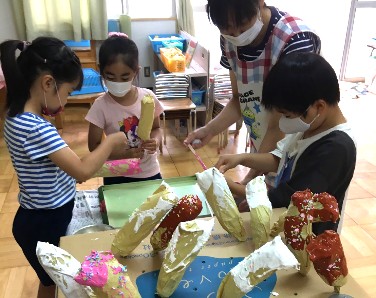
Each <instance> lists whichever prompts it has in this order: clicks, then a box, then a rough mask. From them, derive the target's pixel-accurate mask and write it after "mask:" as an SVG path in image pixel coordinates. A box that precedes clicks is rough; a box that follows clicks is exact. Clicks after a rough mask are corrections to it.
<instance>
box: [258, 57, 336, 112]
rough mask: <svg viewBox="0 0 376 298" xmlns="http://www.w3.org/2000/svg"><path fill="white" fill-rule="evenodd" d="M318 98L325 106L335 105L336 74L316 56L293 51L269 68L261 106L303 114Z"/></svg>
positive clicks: (322, 59) (321, 58)
mask: <svg viewBox="0 0 376 298" xmlns="http://www.w3.org/2000/svg"><path fill="white" fill-rule="evenodd" d="M319 99H322V100H324V101H325V102H327V103H328V104H329V105H335V104H337V103H338V102H339V100H340V91H339V83H338V79H337V75H336V73H335V71H334V69H333V68H332V67H331V65H330V64H329V63H328V62H327V61H326V60H325V59H324V58H323V57H321V56H320V55H318V54H315V53H310V52H296V53H290V54H288V55H286V56H284V57H282V58H281V59H280V60H279V61H278V62H277V63H276V64H275V65H274V66H273V67H272V69H271V70H270V72H269V74H268V75H267V76H266V79H265V81H264V85H263V89H262V101H261V103H262V104H263V105H264V106H265V108H266V109H268V110H271V109H273V108H276V109H283V110H286V111H289V112H293V113H296V114H304V112H305V111H306V110H307V109H308V107H309V106H310V105H312V104H313V103H314V102H315V101H317V100H319Z"/></svg>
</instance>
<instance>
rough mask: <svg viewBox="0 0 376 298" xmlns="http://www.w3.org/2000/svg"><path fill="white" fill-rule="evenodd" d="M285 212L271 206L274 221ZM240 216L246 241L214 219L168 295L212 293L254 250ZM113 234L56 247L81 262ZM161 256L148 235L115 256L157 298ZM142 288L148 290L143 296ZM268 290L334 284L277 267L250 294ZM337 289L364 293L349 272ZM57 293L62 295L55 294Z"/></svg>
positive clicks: (314, 293) (308, 291)
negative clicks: (124, 254) (128, 252)
mask: <svg viewBox="0 0 376 298" xmlns="http://www.w3.org/2000/svg"><path fill="white" fill-rule="evenodd" d="M284 210H285V209H273V220H272V222H274V221H275V220H276V219H277V218H278V217H279V215H280V214H281V213H282V212H283V211H284ZM241 216H242V218H243V220H244V225H245V228H246V231H247V235H248V237H247V240H246V241H245V242H238V241H237V240H236V239H235V238H234V237H232V236H230V235H229V234H228V233H227V232H226V231H224V230H223V228H222V227H221V226H220V225H219V223H218V221H216V223H215V227H214V231H213V233H212V235H211V237H210V239H209V241H208V242H207V244H206V246H205V247H204V248H203V249H202V250H201V252H200V253H199V256H198V258H197V259H196V260H195V261H194V262H193V263H192V265H191V266H190V267H189V268H188V269H187V270H186V273H185V275H184V277H183V279H182V281H181V283H180V285H179V287H178V289H177V290H176V292H175V293H174V294H173V296H171V297H179V298H185V297H189V298H192V297H200V298H202V297H215V294H216V290H217V287H218V285H219V283H220V281H221V279H223V277H224V276H225V275H226V273H227V272H228V271H229V270H230V269H231V268H232V267H233V266H235V265H236V264H237V263H238V262H239V261H240V260H241V259H243V257H245V256H248V255H249V254H250V253H251V252H252V251H253V250H254V248H253V243H252V239H251V237H250V224H249V213H248V212H247V213H242V214H241ZM115 234H116V230H115V231H106V232H98V233H92V234H84V235H74V236H67V237H62V238H61V241H60V246H61V247H62V248H63V249H65V250H66V251H68V252H70V253H71V254H72V255H73V256H74V257H76V258H77V259H78V260H79V261H83V259H84V257H85V256H86V255H88V254H90V252H91V250H109V249H110V248H111V243H112V240H113V238H114V236H115ZM345 253H346V252H345ZM162 260H163V252H157V253H156V252H154V251H153V250H152V247H151V245H150V243H149V237H147V238H146V239H144V240H143V241H142V242H141V244H140V245H139V246H138V247H137V248H136V249H135V250H134V251H133V253H132V254H131V255H129V256H127V257H126V258H120V259H119V261H120V262H121V263H122V264H124V265H126V266H127V269H128V273H129V275H130V278H131V280H132V281H133V282H134V283H135V284H137V286H138V288H139V290H140V293H141V295H142V297H143V298H154V297H155V296H154V293H155V285H156V278H157V273H158V271H157V270H159V268H160V266H161V263H162ZM254 291H255V292H254ZM146 292H147V293H151V294H150V295H149V294H145V293H146ZM271 292H273V293H278V294H279V297H283V298H285V297H304V298H313V297H314V298H328V297H330V296H331V295H332V294H333V287H330V286H328V285H327V284H325V283H324V282H323V281H322V280H321V278H320V277H319V276H318V275H317V273H316V271H315V270H314V269H313V267H312V269H311V271H310V272H309V273H308V275H307V276H302V275H300V274H299V273H298V272H297V271H296V270H288V271H284V270H281V271H278V272H277V273H276V274H275V275H272V276H271V277H270V278H268V279H267V280H266V281H264V282H263V283H260V284H259V285H258V286H257V287H255V288H254V289H253V291H252V292H251V294H252V295H251V297H252V298H257V297H269V296H272V295H271V294H270V293H271ZM341 293H342V294H346V295H347V296H342V297H348V298H350V297H351V296H352V297H362V298H365V297H368V296H367V294H366V293H365V292H364V291H363V290H362V288H361V287H360V286H359V285H358V284H357V283H356V282H355V280H354V279H353V278H352V277H351V275H350V274H349V275H348V276H347V284H346V285H345V286H344V287H342V288H341ZM348 295H350V296H348ZM248 296H249V295H248ZM248 296H247V297H248ZM57 297H58V298H62V297H64V296H63V294H62V293H61V292H59V293H58V296H57ZM333 297H341V296H333ZM229 298H231V297H229Z"/></svg>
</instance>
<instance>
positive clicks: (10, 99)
mask: <svg viewBox="0 0 376 298" xmlns="http://www.w3.org/2000/svg"><path fill="white" fill-rule="evenodd" d="M17 50H20V51H21V52H20V54H19V55H18V57H17V56H16V52H17ZM0 61H1V66H2V69H3V73H4V77H5V83H6V86H7V102H6V106H7V108H8V115H9V116H11V117H14V116H15V115H17V114H18V113H22V112H23V109H24V106H25V103H26V102H27V100H28V99H29V98H30V89H31V87H32V85H33V84H34V82H35V81H36V79H37V78H38V77H39V76H40V75H41V74H42V73H43V72H46V73H49V74H50V75H52V76H53V77H54V79H55V81H56V84H57V86H59V85H60V84H62V83H67V82H68V83H70V82H74V81H76V80H78V82H79V83H78V86H77V88H76V89H80V88H81V86H82V82H83V74H82V69H81V63H80V60H79V59H78V57H77V56H76V55H75V54H74V52H73V51H72V50H71V49H70V48H68V47H67V46H66V45H65V44H64V43H63V42H62V41H61V40H59V39H57V38H54V37H38V38H36V39H35V40H34V41H33V42H32V43H28V42H23V41H20V40H8V41H5V42H3V43H1V44H0Z"/></svg>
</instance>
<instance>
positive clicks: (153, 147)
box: [141, 139, 158, 154]
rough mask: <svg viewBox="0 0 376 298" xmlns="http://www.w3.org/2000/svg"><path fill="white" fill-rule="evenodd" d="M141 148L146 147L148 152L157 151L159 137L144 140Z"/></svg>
mask: <svg viewBox="0 0 376 298" xmlns="http://www.w3.org/2000/svg"><path fill="white" fill-rule="evenodd" d="M141 148H142V149H144V150H145V151H146V152H147V153H148V154H153V153H155V152H156V151H157V148H158V141H157V139H150V140H146V141H143V142H142V144H141Z"/></svg>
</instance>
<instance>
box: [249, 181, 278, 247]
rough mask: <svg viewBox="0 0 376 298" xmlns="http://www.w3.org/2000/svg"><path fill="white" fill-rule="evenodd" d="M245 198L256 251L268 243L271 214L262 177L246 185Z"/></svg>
mask: <svg viewBox="0 0 376 298" xmlns="http://www.w3.org/2000/svg"><path fill="white" fill-rule="evenodd" d="M246 198H247V202H248V205H249V209H250V214H251V221H250V224H251V231H252V232H251V233H252V240H253V243H254V245H255V248H256V249H257V248H259V247H261V246H263V245H264V244H265V243H266V242H268V241H269V234H270V218H271V214H272V204H271V203H270V201H269V198H268V193H267V189H266V184H265V177H264V176H258V177H256V178H254V179H252V180H251V181H249V182H248V183H247V186H246Z"/></svg>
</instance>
